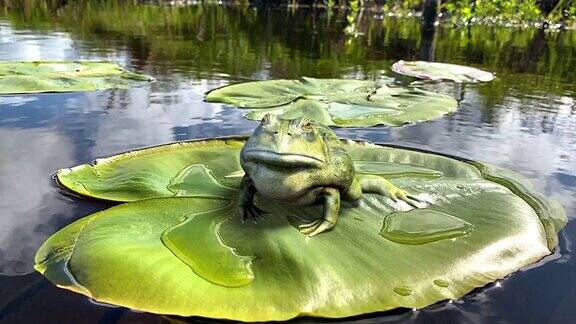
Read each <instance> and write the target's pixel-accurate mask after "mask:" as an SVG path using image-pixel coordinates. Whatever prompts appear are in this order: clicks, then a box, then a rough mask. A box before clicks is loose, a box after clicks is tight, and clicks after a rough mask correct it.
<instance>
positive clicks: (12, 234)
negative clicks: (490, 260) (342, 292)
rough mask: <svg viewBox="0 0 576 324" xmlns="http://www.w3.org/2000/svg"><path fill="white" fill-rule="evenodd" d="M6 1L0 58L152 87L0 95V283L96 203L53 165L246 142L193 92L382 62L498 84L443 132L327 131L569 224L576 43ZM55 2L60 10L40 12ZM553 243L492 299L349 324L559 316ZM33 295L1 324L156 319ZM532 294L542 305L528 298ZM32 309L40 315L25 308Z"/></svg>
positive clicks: (331, 20)
mask: <svg viewBox="0 0 576 324" xmlns="http://www.w3.org/2000/svg"><path fill="white" fill-rule="evenodd" d="M7 3H10V8H12V9H7V8H8V7H7ZM19 3H22V2H21V1H20V2H18V1H3V0H0V7H2V8H4V9H3V10H2V11H0V59H3V60H20V59H51V60H52V59H53V60H56V59H58V60H61V59H67V60H72V59H107V60H115V61H118V62H119V63H120V64H124V65H126V67H128V68H131V69H132V70H135V71H139V72H143V73H146V74H151V75H154V76H156V77H157V79H158V81H157V82H155V83H152V84H146V85H141V86H138V87H135V88H131V89H129V90H118V89H115V90H108V91H100V92H91V93H75V94H44V95H35V96H5V97H0V216H1V217H0V273H2V274H4V275H16V274H24V273H29V272H31V271H32V264H33V260H32V257H33V255H34V253H35V251H36V249H37V248H38V246H39V245H40V244H41V243H42V242H43V241H44V239H45V238H46V237H48V236H49V235H51V234H52V233H54V232H56V231H57V230H58V229H60V228H61V227H62V226H64V225H65V224H68V223H70V222H72V221H73V220H75V219H78V218H80V217H82V216H84V215H86V214H88V213H90V212H92V211H94V210H97V209H102V208H105V207H106V206H107V205H105V204H98V203H96V202H94V201H90V202H87V201H82V200H79V199H77V198H71V197H69V196H63V195H61V194H60V193H59V192H58V191H57V190H56V188H55V187H54V186H53V184H52V182H51V180H50V175H51V174H52V172H54V171H55V170H57V169H58V168H62V167H67V166H71V165H75V164H79V163H84V162H89V161H91V160H93V159H94V158H96V157H101V156H106V155H110V154H114V153H118V152H121V151H126V150H130V149H135V148H139V147H143V146H148V145H156V144H161V143H166V142H170V141H174V140H186V139H191V138H204V137H214V136H226V135H238V134H249V133H250V132H251V130H252V129H253V128H254V126H255V125H256V123H255V122H252V121H247V120H244V119H242V118H241V117H242V113H243V112H242V111H240V110H236V109H232V108H230V107H228V106H226V105H220V104H209V103H204V102H203V101H202V98H203V93H204V92H206V91H207V90H210V89H213V88H215V87H219V86H222V85H225V84H229V83H232V82H239V81H246V80H255V79H258V80H261V79H269V78H295V77H299V76H302V75H305V76H312V77H348V78H360V79H373V78H380V77H384V76H385V75H390V69H389V67H390V64H391V62H392V61H394V60H396V59H420V58H434V59H436V60H438V61H444V62H450V63H460V64H467V65H473V66H478V67H480V68H483V69H486V70H490V71H495V72H496V73H497V79H496V80H495V81H494V82H491V83H488V84H485V85H467V86H465V87H464V88H463V89H461V93H462V102H461V108H460V109H459V110H458V111H457V112H455V113H454V114H451V115H449V116H446V117H444V118H442V119H439V120H436V121H432V122H428V123H423V124H418V125H411V126H405V127H401V128H393V129H391V128H383V127H375V128H370V129H340V130H337V132H338V134H339V135H341V136H345V137H352V138H365V139H369V140H371V141H375V142H388V143H395V144H400V145H406V146H413V147H420V148H423V149H427V150H432V151H438V152H443V153H448V154H453V155H458V156H462V157H466V158H471V159H476V160H481V161H485V162H489V163H493V164H496V165H499V166H503V167H507V168H510V169H513V170H516V171H518V172H520V173H522V174H524V175H525V176H528V177H529V178H531V179H532V180H533V182H534V184H535V185H536V186H537V187H538V188H540V189H541V190H543V191H545V192H546V193H547V194H548V195H550V196H553V197H555V198H556V199H558V200H560V201H561V202H562V203H563V204H564V206H565V207H566V208H567V212H568V216H569V217H572V218H573V217H576V190H575V186H576V104H575V101H576V85H575V82H576V75H575V74H574V71H576V33H575V32H561V33H547V32H544V31H539V30H535V29H530V30H519V29H515V30H506V29H502V28H496V27H487V26H474V27H469V28H463V29H458V28H454V29H450V28H439V29H438V31H437V33H436V34H432V35H429V34H426V33H424V32H422V31H421V28H420V25H419V24H418V22H417V21H416V20H397V19H384V20H381V19H374V18H372V17H370V15H364V16H363V18H362V19H361V20H360V21H358V30H359V31H360V32H361V33H363V36H359V37H357V38H353V39H350V38H348V37H347V36H346V35H345V34H344V33H343V32H342V31H343V29H344V28H345V27H346V17H345V13H344V12H338V11H336V12H334V13H333V14H332V15H328V14H327V13H326V12H324V11H321V10H316V11H312V10H296V11H294V12H289V11H282V10H277V9H253V8H248V7H222V6H204V7H203V6H190V7H182V8H173V7H160V8H158V7H152V6H148V5H145V6H136V5H134V4H133V3H132V2H129V3H126V2H122V3H121V4H120V3H118V2H116V1H106V0H105V1H75V2H68V3H67V4H64V3H63V2H62V3H61V2H59V1H39V0H28V1H24V3H29V4H34V5H29V6H27V7H26V8H23V7H18V6H20V4H19ZM53 3H57V4H58V5H59V6H58V8H53V7H51V4H53ZM400 79H401V80H403V81H404V82H409V81H410V79H407V78H403V77H402V78H400ZM444 90H445V91H448V92H449V93H457V92H459V91H458V89H456V88H450V87H448V88H446V89H444ZM444 90H443V91H444ZM561 241H562V243H561V250H560V252H561V255H562V256H561V257H560V258H559V259H558V260H556V261H553V262H550V263H548V264H546V265H545V266H543V267H538V268H534V269H531V270H530V271H527V272H525V273H519V274H516V275H514V276H512V278H510V279H507V280H505V281H504V284H503V288H494V287H493V288H491V289H487V290H482V291H481V292H479V293H477V294H473V295H471V296H469V297H467V298H465V299H464V300H465V302H455V303H453V304H442V305H439V306H437V307H432V308H428V309H425V310H420V311H418V312H416V313H411V312H408V313H406V312H405V311H398V312H393V313H391V314H387V315H386V316H383V317H382V316H380V317H376V318H373V317H371V316H367V317H362V318H360V319H362V320H366V321H372V322H381V321H384V320H385V321H398V320H406V319H410V320H412V321H414V322H429V321H438V320H439V318H443V319H447V318H448V319H450V320H452V321H464V320H466V321H489V320H490V319H494V318H500V319H505V320H510V321H521V322H525V321H527V320H528V319H530V318H531V319H539V320H542V321H545V320H547V319H555V320H557V321H562V320H563V319H566V318H569V315H571V316H576V314H574V311H573V310H572V309H573V307H571V303H573V291H574V289H576V286H575V284H573V283H575V282H576V277H575V275H574V272H573V271H572V270H571V269H573V267H574V266H575V263H574V262H575V261H574V260H573V258H570V256H571V253H572V252H571V251H570V246H572V245H573V244H574V242H575V241H576V226H575V225H574V222H570V223H569V224H568V226H567V227H566V230H565V231H564V234H563V236H562V240H561ZM34 280H39V277H38V275H36V274H30V275H27V276H22V277H6V276H0V287H2V289H0V300H9V299H10V300H12V299H13V297H14V296H13V294H17V292H18V291H21V290H22V289H23V287H25V286H27V285H30V284H31V282H33V281H34ZM4 287H7V288H9V289H4ZM34 289H36V290H33V292H31V293H30V296H29V298H28V297H27V298H25V299H23V300H21V301H19V302H18V303H15V304H10V305H16V306H11V308H10V309H9V311H6V310H4V309H0V320H1V319H2V318H4V319H11V318H18V316H25V314H27V312H29V311H30V310H31V309H34V310H35V311H34V312H35V314H36V315H37V316H38V318H42V316H44V317H51V318H55V317H54V316H56V315H55V314H54V311H53V309H61V308H63V307H64V306H62V305H66V306H67V307H70V308H74V309H77V310H79V312H80V313H81V314H84V315H85V316H86V317H84V318H101V317H106V316H110V317H114V316H117V318H116V319H119V320H120V321H123V320H125V321H129V320H130V319H133V317H134V316H136V317H137V318H138V320H147V321H158V318H156V317H153V316H152V315H134V314H136V313H132V312H126V313H123V312H120V313H118V312H116V313H114V312H112V313H109V312H108V310H102V307H100V306H96V305H93V304H90V303H89V302H87V301H86V300H85V299H83V298H82V297H80V296H76V295H74V294H68V293H66V292H62V291H60V290H58V289H56V288H54V287H52V286H51V285H44V286H42V287H40V288H34ZM11 292H14V293H11ZM546 296H548V297H549V298H548V299H546V300H550V301H549V302H548V301H544V300H542V299H543V298H544V297H546ZM558 296H559V297H558ZM8 297H10V298H8ZM552 301H558V302H557V303H552ZM42 303H44V304H46V305H47V306H45V307H44V306H43V307H44V308H42V307H36V308H35V305H39V304H42ZM526 303H530V305H532V307H531V309H530V310H527V311H526V312H525V314H517V313H513V312H512V310H513V309H525V305H526ZM0 304H1V302H0ZM58 305H60V306H58ZM0 306H1V305H0ZM51 307H52V308H51ZM64 313H65V314H69V313H66V312H63V314H64ZM103 314H104V315H103ZM106 314H107V315H106ZM126 314H131V315H126ZM545 315H547V317H545ZM15 316H16V317H15ZM63 316H64V315H63ZM70 316H73V315H70ZM440 316H442V317H440ZM68 318H76V317H68ZM299 321H304V322H305V321H307V320H305V319H304V320H299Z"/></svg>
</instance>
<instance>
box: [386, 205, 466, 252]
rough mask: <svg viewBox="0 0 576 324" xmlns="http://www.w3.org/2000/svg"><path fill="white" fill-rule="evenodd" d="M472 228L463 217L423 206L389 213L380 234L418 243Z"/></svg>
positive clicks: (462, 233) (414, 243) (387, 237)
mask: <svg viewBox="0 0 576 324" xmlns="http://www.w3.org/2000/svg"><path fill="white" fill-rule="evenodd" d="M472 228H473V225H472V224H470V223H468V222H466V221H465V220H463V219H460V218H458V217H455V216H452V215H448V214H446V213H442V212H439V211H435V210H432V209H426V208H424V209H413V210H410V211H407V212H404V211H401V212H395V213H392V214H390V215H389V216H388V217H386V219H385V220H384V227H383V228H382V231H381V232H380V235H381V236H383V237H384V238H386V239H388V240H390V241H392V242H396V243H401V244H409V245H419V244H426V243H430V242H434V241H439V240H445V239H449V238H454V237H458V236H462V235H466V234H468V233H469V232H470V231H471V230H472Z"/></svg>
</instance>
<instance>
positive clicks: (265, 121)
mask: <svg viewBox="0 0 576 324" xmlns="http://www.w3.org/2000/svg"><path fill="white" fill-rule="evenodd" d="M260 123H261V124H262V125H268V124H270V114H266V115H264V117H262V121H260Z"/></svg>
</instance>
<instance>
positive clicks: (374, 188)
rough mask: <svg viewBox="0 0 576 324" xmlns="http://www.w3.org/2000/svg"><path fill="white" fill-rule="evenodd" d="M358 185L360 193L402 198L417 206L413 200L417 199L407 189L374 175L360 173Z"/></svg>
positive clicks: (416, 200)
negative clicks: (360, 189)
mask: <svg viewBox="0 0 576 324" xmlns="http://www.w3.org/2000/svg"><path fill="white" fill-rule="evenodd" d="M359 182H360V187H361V188H362V193H376V194H380V195H384V196H386V195H389V196H390V197H392V199H394V200H402V201H404V202H406V203H408V204H409V205H410V206H412V207H414V208H418V206H417V205H416V204H415V202H420V200H419V199H417V198H416V197H414V196H412V195H410V194H409V193H408V192H407V191H405V190H402V189H400V188H398V187H396V186H395V185H394V184H393V183H392V182H390V181H388V180H386V179H384V178H382V177H378V176H374V175H362V176H361V177H360V181H359Z"/></svg>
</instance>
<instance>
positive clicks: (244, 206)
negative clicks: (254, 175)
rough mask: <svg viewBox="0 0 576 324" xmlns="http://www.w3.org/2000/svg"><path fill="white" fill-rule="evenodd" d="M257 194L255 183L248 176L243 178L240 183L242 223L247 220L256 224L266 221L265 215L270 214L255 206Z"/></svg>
mask: <svg viewBox="0 0 576 324" xmlns="http://www.w3.org/2000/svg"><path fill="white" fill-rule="evenodd" d="M255 194H256V186H254V182H253V181H252V179H250V176H248V175H247V174H245V175H244V177H243V178H242V182H241V183H240V197H239V200H240V206H239V207H240V217H241V218H242V223H244V222H245V221H246V220H247V219H251V220H252V221H253V222H254V223H256V222H257V221H258V220H259V219H264V215H265V214H269V213H268V212H267V211H264V210H262V209H260V208H258V207H256V205H254V195H255Z"/></svg>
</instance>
